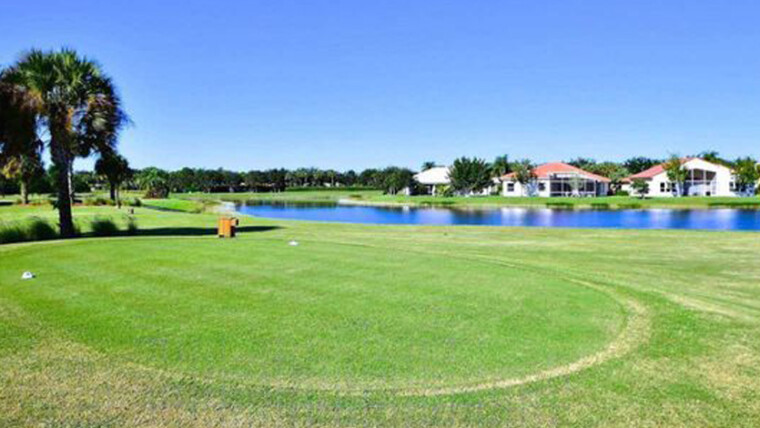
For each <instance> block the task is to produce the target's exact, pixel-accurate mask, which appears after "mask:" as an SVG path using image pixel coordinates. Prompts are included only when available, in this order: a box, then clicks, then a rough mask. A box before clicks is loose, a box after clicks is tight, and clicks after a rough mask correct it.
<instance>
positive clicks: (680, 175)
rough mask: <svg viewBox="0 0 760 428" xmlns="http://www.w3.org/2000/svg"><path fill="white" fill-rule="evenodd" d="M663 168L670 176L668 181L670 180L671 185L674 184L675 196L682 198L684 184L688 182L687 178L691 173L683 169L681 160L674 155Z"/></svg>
mask: <svg viewBox="0 0 760 428" xmlns="http://www.w3.org/2000/svg"><path fill="white" fill-rule="evenodd" d="M663 168H665V172H666V173H667V175H668V180H670V183H671V184H673V186H674V188H675V195H676V196H682V195H683V183H684V181H686V177H687V176H688V173H689V172H688V171H687V170H686V168H684V167H683V162H682V161H681V158H680V157H679V156H676V155H672V156H671V157H670V159H668V161H667V162H665V165H663Z"/></svg>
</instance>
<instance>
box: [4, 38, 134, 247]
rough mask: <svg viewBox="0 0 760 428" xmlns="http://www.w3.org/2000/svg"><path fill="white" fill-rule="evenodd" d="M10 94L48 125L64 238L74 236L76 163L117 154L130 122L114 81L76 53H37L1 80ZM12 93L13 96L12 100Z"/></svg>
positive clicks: (14, 67) (8, 96)
mask: <svg viewBox="0 0 760 428" xmlns="http://www.w3.org/2000/svg"><path fill="white" fill-rule="evenodd" d="M0 82H2V85H4V86H6V87H8V88H11V89H10V91H6V90H4V91H0V94H2V95H0V96H2V97H7V98H11V99H17V100H21V101H20V102H19V103H14V102H11V103H10V104H12V105H15V104H19V105H22V106H24V108H25V109H28V110H30V111H32V112H33V113H34V118H35V123H43V124H44V125H45V127H46V131H47V135H49V140H48V141H47V145H48V147H49V149H50V158H51V160H52V162H53V164H54V165H56V166H57V167H58V168H57V169H56V171H57V172H58V174H57V177H56V184H57V188H58V200H57V207H58V217H59V223H60V228H61V236H62V237H71V236H73V235H74V221H73V218H72V215H71V205H72V203H73V191H72V168H73V165H74V159H75V158H77V157H80V156H89V155H90V154H91V153H92V152H93V151H94V152H101V153H102V152H105V151H109V150H112V149H113V147H114V146H115V144H116V138H117V134H118V131H119V129H120V128H121V127H122V125H123V124H124V123H125V122H126V120H127V118H126V115H125V113H124V112H123V110H122V109H121V101H120V99H119V97H118V95H117V94H116V88H115V86H114V84H113V82H112V81H111V79H110V78H109V77H108V76H106V75H105V74H104V73H103V72H102V70H101V68H100V66H99V65H98V64H97V63H95V62H94V61H92V60H89V59H87V58H85V57H82V56H80V55H79V54H77V53H76V52H75V51H73V50H68V49H63V50H60V51H51V52H42V51H38V50H33V51H31V52H30V53H28V54H26V55H24V56H23V57H22V58H21V59H20V60H19V61H18V62H17V63H15V64H14V65H12V66H11V67H10V68H8V69H6V70H4V71H3V72H2V74H0ZM8 92H10V94H8Z"/></svg>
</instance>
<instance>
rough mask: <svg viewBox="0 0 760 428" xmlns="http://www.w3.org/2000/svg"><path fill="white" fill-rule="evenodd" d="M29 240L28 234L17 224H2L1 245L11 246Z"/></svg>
mask: <svg viewBox="0 0 760 428" xmlns="http://www.w3.org/2000/svg"><path fill="white" fill-rule="evenodd" d="M26 240H27V234H26V233H25V232H24V230H23V229H21V227H19V226H18V225H15V224H0V244H11V243H14V242H23V241H26Z"/></svg>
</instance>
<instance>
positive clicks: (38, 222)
mask: <svg viewBox="0 0 760 428" xmlns="http://www.w3.org/2000/svg"><path fill="white" fill-rule="evenodd" d="M26 232H27V236H26V240H27V241H45V240H48V239H56V238H58V231H56V230H55V228H54V227H53V226H52V225H51V224H50V223H48V222H47V221H46V220H43V219H41V218H34V219H32V220H31V222H30V223H29V226H27V229H26Z"/></svg>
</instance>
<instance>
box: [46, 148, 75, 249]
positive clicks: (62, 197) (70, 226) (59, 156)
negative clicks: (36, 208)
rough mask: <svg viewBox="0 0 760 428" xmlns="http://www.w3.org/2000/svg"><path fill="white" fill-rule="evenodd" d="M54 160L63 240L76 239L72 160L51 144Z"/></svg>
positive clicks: (59, 220)
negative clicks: (73, 215) (72, 206)
mask: <svg viewBox="0 0 760 428" xmlns="http://www.w3.org/2000/svg"><path fill="white" fill-rule="evenodd" d="M51 146H52V149H53V150H51V152H52V153H51V154H52V158H53V159H52V160H53V163H55V164H56V166H57V167H58V174H57V177H56V181H57V184H58V222H59V223H60V224H59V226H60V228H61V237H62V238H72V237H74V219H73V217H72V215H71V205H72V204H73V201H72V192H71V190H72V189H71V160H70V159H69V157H68V156H67V154H66V153H65V151H64V150H63V149H62V148H61V147H60V145H59V144H51Z"/></svg>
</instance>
